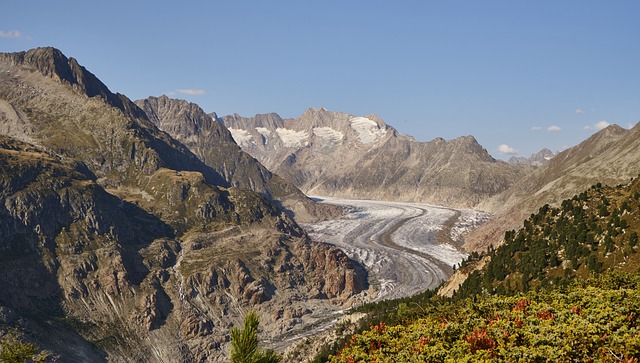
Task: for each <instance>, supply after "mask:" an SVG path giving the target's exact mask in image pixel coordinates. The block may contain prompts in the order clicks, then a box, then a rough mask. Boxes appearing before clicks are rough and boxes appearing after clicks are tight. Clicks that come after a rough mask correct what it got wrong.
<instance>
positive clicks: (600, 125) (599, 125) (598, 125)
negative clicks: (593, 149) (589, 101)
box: [584, 120, 611, 130]
mask: <svg viewBox="0 0 640 363" xmlns="http://www.w3.org/2000/svg"><path fill="white" fill-rule="evenodd" d="M609 125H611V124H610V123H609V122H608V121H605V120H601V121H598V122H596V123H595V124H593V125H587V126H585V127H584V129H585V130H602V129H604V128H605V127H607V126H609Z"/></svg>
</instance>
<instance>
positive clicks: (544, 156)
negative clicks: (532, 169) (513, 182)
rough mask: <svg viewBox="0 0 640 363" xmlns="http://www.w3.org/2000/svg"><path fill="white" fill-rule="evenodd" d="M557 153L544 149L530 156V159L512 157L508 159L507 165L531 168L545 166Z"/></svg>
mask: <svg viewBox="0 0 640 363" xmlns="http://www.w3.org/2000/svg"><path fill="white" fill-rule="evenodd" d="M556 154H557V153H554V152H553V151H551V150H549V149H547V148H544V149H542V150H540V151H538V152H537V153H534V154H531V156H530V157H528V158H525V157H524V156H512V157H511V158H510V159H509V163H512V164H525V165H531V166H536V167H537V166H541V165H545V164H547V163H548V162H549V160H551V159H552V158H553V157H554V156H555V155H556Z"/></svg>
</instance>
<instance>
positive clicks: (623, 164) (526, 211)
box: [465, 124, 640, 251]
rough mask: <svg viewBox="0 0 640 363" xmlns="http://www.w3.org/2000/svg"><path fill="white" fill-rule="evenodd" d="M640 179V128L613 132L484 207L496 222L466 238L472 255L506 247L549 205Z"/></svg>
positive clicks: (568, 154)
mask: <svg viewBox="0 0 640 363" xmlns="http://www.w3.org/2000/svg"><path fill="white" fill-rule="evenodd" d="M638 174H640V124H639V125H636V126H635V127H634V128H632V129H630V130H626V129H623V128H621V127H620V126H617V125H612V126H609V127H607V128H605V129H603V130H601V131H599V132H597V133H596V134H594V135H592V136H591V137H589V138H588V139H586V140H585V141H583V142H581V143H580V144H578V145H577V146H574V147H572V148H569V149H567V150H564V151H563V152H561V153H559V154H557V155H556V156H555V157H553V158H552V159H551V160H550V161H549V163H548V164H546V165H543V166H540V167H538V168H537V169H536V170H534V171H533V172H532V173H530V174H529V175H527V176H526V177H525V178H523V179H521V180H520V181H519V182H518V183H516V184H514V185H513V186H512V187H511V188H509V189H507V190H505V191H504V192H502V193H500V194H498V195H496V196H494V197H492V198H489V199H487V200H485V201H483V202H482V203H480V204H479V205H478V208H479V209H482V210H486V211H489V212H492V213H493V214H494V217H493V218H492V219H491V220H490V221H488V222H487V223H485V224H484V225H482V226H480V227H479V228H478V229H476V230H474V231H472V232H471V233H470V234H469V235H467V236H466V238H465V248H466V249H467V250H468V251H484V250H486V249H487V248H488V247H489V246H490V245H493V246H497V245H498V244H499V243H501V242H502V240H503V236H504V231H506V230H511V229H515V228H519V227H520V226H522V221H523V220H524V219H525V218H526V217H528V216H529V215H530V214H531V213H534V212H536V211H537V210H538V209H539V208H540V207H542V206H543V205H545V204H549V205H551V206H559V202H560V201H562V200H563V199H566V198H571V197H572V196H573V195H575V194H579V193H581V192H582V191H583V190H585V189H587V188H589V187H590V186H591V185H594V184H596V183H602V184H605V185H616V184H618V183H624V182H626V181H627V180H629V179H630V178H633V177H635V176H637V175H638Z"/></svg>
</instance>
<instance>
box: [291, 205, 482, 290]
mask: <svg viewBox="0 0 640 363" xmlns="http://www.w3.org/2000/svg"><path fill="white" fill-rule="evenodd" d="M316 200H318V201H320V202H322V203H326V204H332V205H339V206H342V207H344V208H346V209H347V210H348V212H347V213H346V215H345V216H344V217H342V218H341V219H338V220H332V221H324V222H320V223H315V224H306V225H304V226H303V228H304V229H305V230H306V231H307V233H309V235H310V236H311V238H312V239H313V240H315V241H318V242H325V243H329V244H333V245H335V246H337V247H339V248H340V249H342V250H343V251H344V252H345V253H346V254H347V255H348V256H349V257H350V258H352V259H354V260H356V261H359V262H360V263H362V264H363V265H364V266H365V267H366V268H367V270H368V271H369V274H370V276H371V280H372V283H373V284H374V285H375V287H376V290H378V294H377V295H376V296H375V297H373V300H376V301H379V300H383V299H395V298H401V297H405V296H411V295H413V294H416V293H419V292H421V291H424V290H427V289H433V288H435V287H437V286H438V285H439V284H440V283H441V282H442V281H444V280H445V279H447V278H448V277H449V276H450V275H451V273H452V272H453V265H455V264H458V263H460V262H461V261H462V260H463V259H464V258H465V257H466V254H465V253H464V252H463V251H462V250H461V249H460V248H459V247H460V245H461V243H462V239H461V236H462V234H463V233H464V232H466V231H468V230H470V229H473V228H474V227H475V226H477V225H478V224H480V223H482V222H483V221H484V220H486V219H487V218H488V216H489V215H488V214H487V213H483V212H480V211H475V210H457V209H451V208H446V207H439V206H432V205H428V204H419V203H400V202H387V201H373V200H353V199H339V198H316Z"/></svg>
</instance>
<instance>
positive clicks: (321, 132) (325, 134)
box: [313, 127, 344, 142]
mask: <svg viewBox="0 0 640 363" xmlns="http://www.w3.org/2000/svg"><path fill="white" fill-rule="evenodd" d="M313 134H314V135H316V136H318V137H321V138H323V139H325V140H327V141H333V142H338V141H340V140H342V139H343V138H344V134H343V133H342V132H340V131H337V130H334V129H332V128H331V127H314V128H313Z"/></svg>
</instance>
